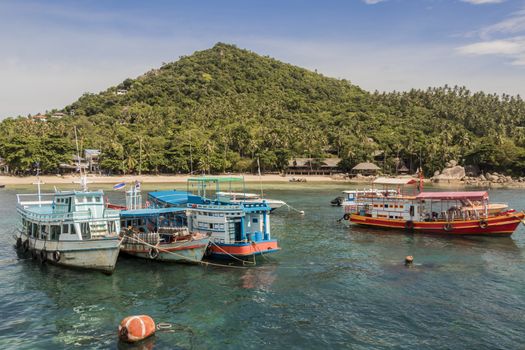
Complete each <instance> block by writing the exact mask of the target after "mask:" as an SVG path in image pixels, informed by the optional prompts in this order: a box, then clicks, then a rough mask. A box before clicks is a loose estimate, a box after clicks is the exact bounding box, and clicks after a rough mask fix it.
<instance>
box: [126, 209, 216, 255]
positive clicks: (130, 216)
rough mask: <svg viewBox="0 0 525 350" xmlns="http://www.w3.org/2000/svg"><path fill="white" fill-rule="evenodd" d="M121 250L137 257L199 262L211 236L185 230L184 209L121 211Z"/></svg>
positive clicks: (185, 218) (186, 227) (186, 228)
mask: <svg viewBox="0 0 525 350" xmlns="http://www.w3.org/2000/svg"><path fill="white" fill-rule="evenodd" d="M120 218H121V225H122V227H123V229H122V232H121V236H122V246H121V251H122V252H123V253H125V254H128V255H132V256H135V257H138V258H143V259H150V260H158V261H167V262H194V263H195V262H200V261H201V260H202V258H203V256H204V253H205V252H206V249H207V247H208V244H209V242H210V237H209V235H207V234H201V233H197V232H191V233H190V231H189V230H188V226H187V222H188V220H187V217H186V208H177V207H174V208H145V209H135V210H124V211H122V212H121V213H120Z"/></svg>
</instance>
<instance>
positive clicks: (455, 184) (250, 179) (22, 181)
mask: <svg viewBox="0 0 525 350" xmlns="http://www.w3.org/2000/svg"><path fill="white" fill-rule="evenodd" d="M196 176H199V175H194V176H189V175H140V176H139V175H123V176H99V175H88V176H87V178H88V182H89V183H90V184H105V185H115V184H118V183H121V182H125V183H128V184H129V183H132V182H134V181H140V182H141V183H142V184H170V183H173V184H183V183H186V182H187V180H188V178H190V177H196ZM211 176H218V177H227V176H231V177H244V180H245V182H246V183H247V184H256V183H259V182H261V183H264V184H268V183H280V184H285V183H286V184H302V185H306V184H308V183H317V184H321V183H325V184H326V183H331V184H348V185H349V186H352V185H363V184H367V185H370V186H372V181H373V179H371V178H352V179H347V178H343V177H340V176H339V177H338V176H329V175H300V176H297V175H286V176H282V175H277V174H266V175H261V176H260V177H259V175H253V174H222V175H211ZM293 178H295V179H306V182H293V181H290V180H292V179H293ZM40 180H41V181H42V182H43V185H74V184H77V185H78V184H79V180H80V177H79V176H78V175H43V176H40ZM35 182H36V176H4V175H0V185H5V187H11V186H24V185H33V184H35ZM425 185H430V186H431V187H434V188H436V187H437V188H439V187H441V188H483V189H491V188H514V189H525V182H509V183H491V182H485V183H477V184H476V183H474V184H473V183H466V182H463V181H449V182H431V181H430V179H425Z"/></svg>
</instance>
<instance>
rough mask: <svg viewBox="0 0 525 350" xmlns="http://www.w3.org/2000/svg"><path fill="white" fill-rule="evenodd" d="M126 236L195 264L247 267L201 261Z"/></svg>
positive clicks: (244, 267) (236, 267)
mask: <svg viewBox="0 0 525 350" xmlns="http://www.w3.org/2000/svg"><path fill="white" fill-rule="evenodd" d="M128 238H131V239H133V240H135V241H137V242H139V243H142V244H144V245H145V246H147V247H151V248H155V249H158V250H159V251H162V252H165V253H168V254H172V255H176V256H179V257H182V258H183V259H184V260H188V261H191V262H194V263H197V264H200V265H204V266H218V267H229V268H235V269H247V268H248V267H246V266H232V265H223V264H215V263H212V262H209V261H202V260H197V259H193V258H190V257H187V256H184V255H182V254H177V253H175V252H170V251H169V250H166V249H164V248H160V247H159V246H155V245H152V244H149V243H148V242H146V241H144V240H142V239H140V238H138V237H133V236H130V237H128Z"/></svg>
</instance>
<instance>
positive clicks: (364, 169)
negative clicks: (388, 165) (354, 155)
mask: <svg viewBox="0 0 525 350" xmlns="http://www.w3.org/2000/svg"><path fill="white" fill-rule="evenodd" d="M378 170H381V168H380V167H378V166H377V165H375V164H374V163H370V162H365V163H359V164H357V165H356V166H355V167H353V168H352V172H354V173H359V174H363V175H373V174H376V173H377V171H378Z"/></svg>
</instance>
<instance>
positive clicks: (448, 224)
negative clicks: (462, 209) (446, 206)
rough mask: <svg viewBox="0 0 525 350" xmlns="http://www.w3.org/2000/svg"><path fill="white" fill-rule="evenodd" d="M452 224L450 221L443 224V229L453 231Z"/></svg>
mask: <svg viewBox="0 0 525 350" xmlns="http://www.w3.org/2000/svg"><path fill="white" fill-rule="evenodd" d="M452 228H453V227H452V224H451V223H450V222H447V223H446V224H445V225H443V230H445V231H447V232H450V231H452Z"/></svg>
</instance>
